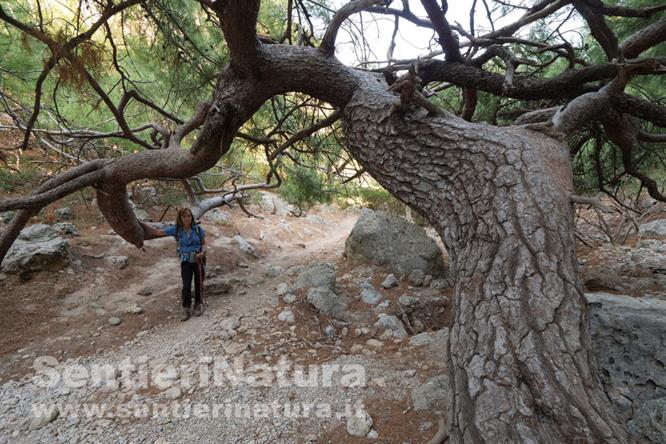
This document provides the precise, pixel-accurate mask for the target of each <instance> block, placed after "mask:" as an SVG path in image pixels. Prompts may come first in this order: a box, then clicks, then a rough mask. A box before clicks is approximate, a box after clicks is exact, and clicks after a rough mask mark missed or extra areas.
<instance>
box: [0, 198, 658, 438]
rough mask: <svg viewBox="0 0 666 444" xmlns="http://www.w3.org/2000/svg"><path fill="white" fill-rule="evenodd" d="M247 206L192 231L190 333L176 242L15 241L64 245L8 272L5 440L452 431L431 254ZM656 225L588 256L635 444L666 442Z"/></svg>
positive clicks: (605, 353)
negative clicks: (200, 279) (198, 237)
mask: <svg viewBox="0 0 666 444" xmlns="http://www.w3.org/2000/svg"><path fill="white" fill-rule="evenodd" d="M149 210H150V209H149ZM254 211H256V213H257V214H258V215H260V216H261V219H256V218H255V219H250V218H247V217H246V216H245V215H244V214H243V213H242V212H241V211H240V210H236V209H234V210H226V211H216V212H214V213H212V214H210V215H209V216H207V217H206V220H204V222H203V223H204V227H205V229H206V230H207V233H208V242H209V245H210V249H209V257H208V269H209V276H208V279H207V305H206V311H205V313H204V315H203V316H202V317H199V318H192V319H190V320H188V321H187V322H180V321H179V319H178V318H179V313H180V312H179V306H178V303H179V289H180V276H179V272H178V268H177V263H176V260H175V258H174V249H175V244H174V241H173V240H172V239H160V240H155V241H150V242H149V243H148V244H147V245H146V247H145V248H144V249H143V250H137V249H136V248H134V247H132V246H130V245H128V244H126V243H125V242H124V241H123V240H122V239H120V238H119V237H118V236H116V235H114V234H113V233H112V232H110V231H109V228H108V227H107V226H105V225H101V224H100V225H99V226H88V225H77V224H76V223H75V224H74V227H70V226H58V225H52V226H51V227H50V228H49V227H45V228H44V227H39V226H34V227H33V228H32V231H27V232H26V234H25V235H24V241H25V242H26V244H25V248H34V245H36V243H37V241H39V242H41V243H44V242H46V243H51V244H53V245H51V247H53V249H55V250H58V248H62V246H59V245H60V244H59V241H57V239H63V240H64V241H65V243H66V244H67V245H66V247H67V249H68V250H67V251H66V252H65V253H63V255H62V257H65V259H63V261H64V262H62V263H60V262H59V261H58V260H55V261H52V262H37V263H35V264H30V263H27V262H23V263H21V261H20V260H17V261H15V262H14V263H15V264H17V265H15V266H16V267H17V269H16V270H5V272H4V273H3V274H0V298H1V299H2V301H0V302H1V303H2V304H3V307H5V308H6V309H5V310H3V312H2V313H0V317H1V321H2V323H1V324H0V325H2V327H0V328H2V329H3V330H4V331H3V334H2V335H0V356H2V358H1V360H0V382H2V384H3V385H2V392H1V393H0V443H4V442H7V443H9V442H11V443H15V442H19V443H21V442H25V443H34V442H67V443H70V442H81V443H84V442H104V443H107V442H109V443H110V442H114V443H116V442H118V443H122V442H127V443H130V442H132V443H134V442H140V443H143V442H148V443H154V442H160V443H166V442H174V443H176V442H188V443H189V442H194V443H198V442H202V443H203V442H206V443H208V442H225V443H227V442H229V443H231V442H239V443H240V442H242V443H248V442H253V443H280V442H284V443H305V442H321V443H342V442H344V443H364V442H381V443H405V442H409V443H421V442H428V441H429V440H430V439H431V438H432V437H433V436H434V435H435V434H436V433H437V432H438V431H439V429H440V426H441V418H442V417H445V416H446V396H447V390H448V384H447V378H446V372H447V369H446V364H445V359H444V358H443V357H444V356H445V354H446V347H447V345H446V342H447V337H448V335H447V332H448V330H447V327H448V324H449V322H450V308H451V307H450V296H451V290H450V288H449V285H448V281H447V279H446V276H437V275H435V276H433V274H435V272H433V271H432V270H435V269H436V268H437V267H435V268H432V267H433V263H434V264H437V260H439V261H440V263H441V260H442V259H441V258H440V259H437V258H436V257H433V255H432V251H434V250H433V245H435V243H434V242H433V241H432V240H429V239H427V238H426V237H425V236H424V235H423V233H422V230H421V232H420V233H419V230H416V231H413V232H412V231H411V230H415V229H414V228H408V229H402V228H399V229H398V231H400V232H402V233H405V232H409V233H410V234H409V236H408V239H407V244H401V243H400V241H399V240H397V239H396V238H397V236H396V235H394V234H393V232H392V231H391V229H390V228H391V223H393V222H391V221H387V220H384V219H383V216H378V215H376V214H374V215H373V214H370V213H361V212H360V211H358V210H351V211H350V210H348V211H341V210H335V209H332V208H330V207H323V208H320V209H318V210H317V211H312V212H310V213H309V214H308V215H307V216H303V217H293V216H290V215H289V212H288V208H287V209H285V207H284V205H282V204H281V203H279V202H275V201H271V198H270V196H269V197H266V198H265V199H264V201H263V202H262V205H261V207H258V208H255V209H254ZM149 212H150V213H151V214H147V215H146V216H151V215H152V216H153V217H157V215H156V214H155V213H154V212H152V211H149ZM359 217H361V222H359V223H358V224H357V228H355V232H356V236H357V237H352V240H350V241H347V238H348V236H349V234H350V232H351V231H352V228H353V227H354V225H355V224H356V223H357V220H358V219H359ZM63 218H66V217H63ZM665 222H666V221H665ZM387 227H388V228H387ZM72 228H75V230H76V231H77V232H78V234H71V232H72ZM660 229H662V228H660V227H657V228H655V230H656V231H654V232H648V231H645V232H642V234H641V237H642V238H643V239H638V240H637V241H636V240H634V245H632V246H627V245H618V246H609V245H606V246H603V247H601V248H597V247H595V248H589V249H585V248H582V249H581V255H580V261H581V265H582V268H581V269H582V271H583V277H584V282H585V285H586V286H587V289H588V290H589V291H594V292H596V293H594V294H592V295H589V296H588V298H589V300H590V302H591V304H592V308H591V309H592V316H591V317H592V321H593V337H594V340H595V354H596V355H597V357H598V360H599V362H600V367H601V371H602V378H604V381H605V382H606V383H607V384H608V386H609V387H610V388H611V389H609V391H610V392H611V396H612V397H613V399H614V401H615V402H616V404H617V405H618V407H619V408H620V409H621V411H622V412H623V415H624V417H625V419H626V420H627V421H628V424H629V425H630V427H631V428H632V430H634V431H635V432H636V433H637V435H640V436H642V439H645V440H647V441H646V442H650V441H651V442H663V440H661V437H663V436H666V434H664V431H665V430H666V425H665V424H664V420H663V417H666V415H661V414H658V412H662V413H666V392H665V391H664V390H665V389H666V372H664V370H663V368H664V363H665V362H666V357H665V356H663V354H664V352H663V344H664V343H665V342H666V327H665V325H666V324H665V321H663V320H662V319H664V316H662V315H666V285H665V282H664V280H663V279H664V276H665V274H664V272H665V270H664V268H666V265H664V264H666V244H665V243H664V242H663V239H664V238H666V232H665V233H663V234H662V233H660V232H658V231H659V230H660ZM40 230H41V231H40ZM49 230H55V231H56V232H57V233H56V234H53V233H51V234H49V233H50V231H49ZM68 231H69V233H70V234H66V233H67V232H68ZM371 232H374V233H379V235H373V236H374V237H373V236H370V235H368V234H367V233H371ZM63 233H65V234H63ZM359 233H361V234H359ZM362 233H366V234H365V235H366V236H369V237H365V238H363V237H358V236H362V235H363V234H362ZM419 236H421V237H419ZM359 239H360V240H359ZM364 239H365V240H364ZM368 239H370V241H368ZM345 243H347V248H346V249H345ZM374 243H378V244H382V245H389V246H390V247H383V248H380V247H378V246H377V245H375V244H374ZM410 245H411V246H410ZM412 247H413V248H416V249H417V250H418V251H419V252H420V253H421V254H420V257H421V259H423V263H420V262H418V261H420V260H421V259H418V260H417V259H409V257H408V256H409V255H408V254H407V250H409V249H410V248H412ZM368 248H375V253H373V254H374V259H375V262H377V263H382V264H383V265H373V264H371V263H369V262H372V261H367V260H365V261H364V260H363V259H362V258H363V257H364V254H367V251H365V250H367V249H368ZM345 251H346V255H345V254H344V253H345ZM378 252H379V253H381V254H379V253H378ZM33 256H34V255H33ZM384 256H386V257H384ZM391 260H393V262H391ZM445 260H446V258H444V261H445ZM48 264H52V265H48ZM49 267H52V268H54V269H53V270H51V271H44V269H45V268H49ZM429 267H431V268H429ZM19 269H20V270H19ZM627 294H628V295H631V296H624V295H627ZM53 407H55V408H53ZM40 408H41V410H39V409H40ZM655 412H656V413H655ZM660 433H661V434H662V435H660Z"/></svg>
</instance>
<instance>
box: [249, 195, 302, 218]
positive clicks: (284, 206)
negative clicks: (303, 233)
mask: <svg viewBox="0 0 666 444" xmlns="http://www.w3.org/2000/svg"><path fill="white" fill-rule="evenodd" d="M259 194H260V195H261V201H260V202H259V207H261V209H262V211H263V212H265V213H269V214H277V215H278V216H289V215H292V214H298V208H296V207H295V206H293V205H291V204H289V203H287V202H285V201H284V199H282V198H281V197H280V196H278V195H277V194H273V193H269V192H267V191H262V192H260V193H259Z"/></svg>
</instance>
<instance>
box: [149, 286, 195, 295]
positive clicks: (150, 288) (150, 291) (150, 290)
mask: <svg viewBox="0 0 666 444" xmlns="http://www.w3.org/2000/svg"><path fill="white" fill-rule="evenodd" d="M206 289H208V285H206ZM153 292H154V290H153V287H143V288H142V289H141V290H139V292H138V293H137V294H138V295H139V296H150V295H151V294H153Z"/></svg>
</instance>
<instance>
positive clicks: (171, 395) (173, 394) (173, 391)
mask: <svg viewBox="0 0 666 444" xmlns="http://www.w3.org/2000/svg"><path fill="white" fill-rule="evenodd" d="M181 396H183V392H182V391H181V390H180V387H177V386H174V387H169V388H168V389H167V390H166V391H165V392H164V397H165V398H167V399H172V400H175V399H178V398H180V397H181Z"/></svg>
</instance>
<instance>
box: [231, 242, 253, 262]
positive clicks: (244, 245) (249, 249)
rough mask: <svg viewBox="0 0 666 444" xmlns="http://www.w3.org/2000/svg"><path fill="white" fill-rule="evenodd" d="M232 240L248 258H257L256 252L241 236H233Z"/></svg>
mask: <svg viewBox="0 0 666 444" xmlns="http://www.w3.org/2000/svg"><path fill="white" fill-rule="evenodd" d="M234 240H235V241H236V243H237V244H238V248H240V251H242V252H243V253H245V254H247V255H249V256H253V257H256V256H257V250H256V249H255V248H254V247H253V246H252V244H251V243H250V242H248V241H247V240H246V239H245V238H244V237H243V236H240V235H236V236H234ZM239 265H240V264H239Z"/></svg>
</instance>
